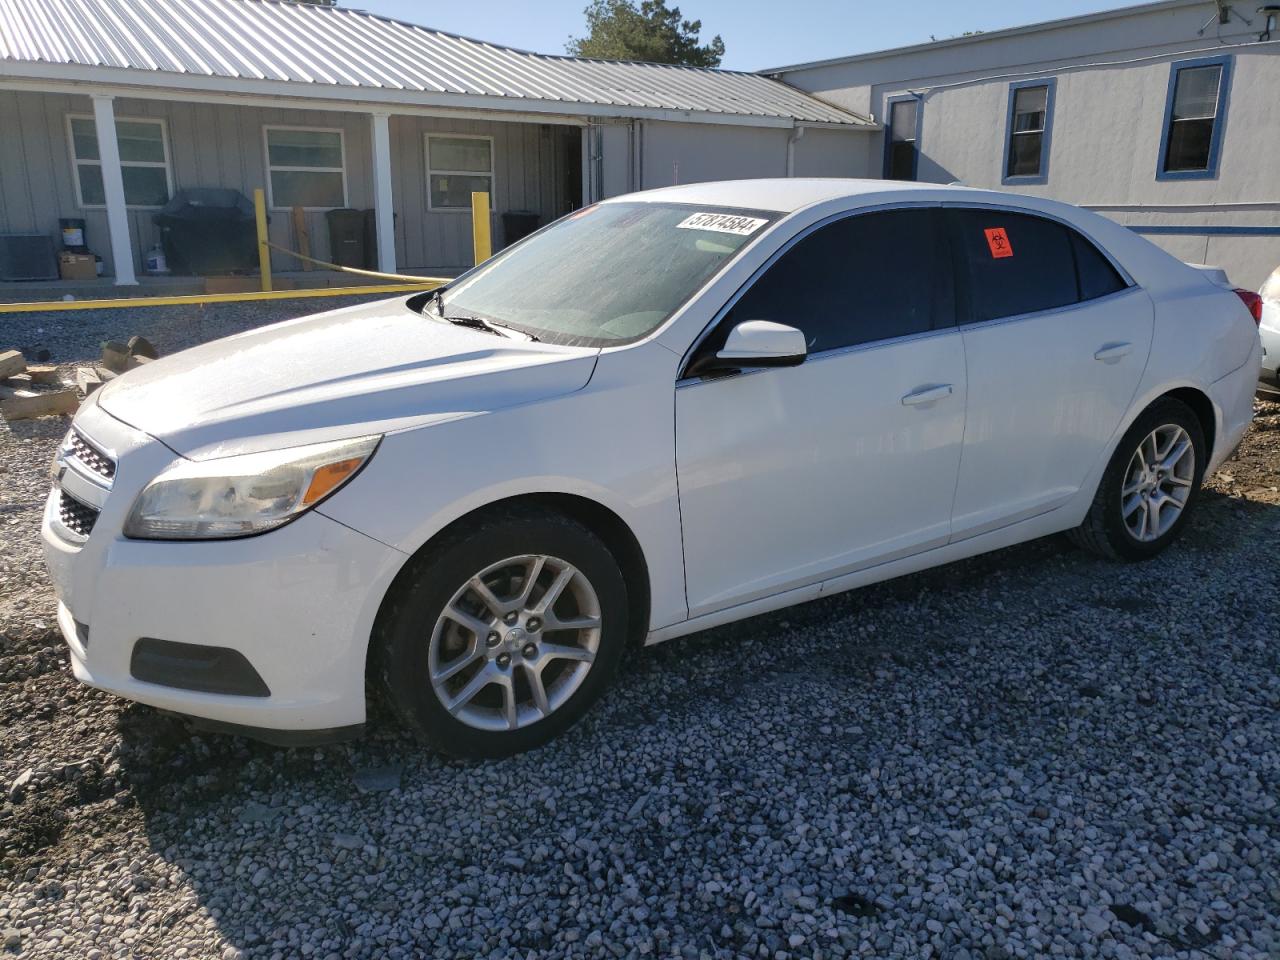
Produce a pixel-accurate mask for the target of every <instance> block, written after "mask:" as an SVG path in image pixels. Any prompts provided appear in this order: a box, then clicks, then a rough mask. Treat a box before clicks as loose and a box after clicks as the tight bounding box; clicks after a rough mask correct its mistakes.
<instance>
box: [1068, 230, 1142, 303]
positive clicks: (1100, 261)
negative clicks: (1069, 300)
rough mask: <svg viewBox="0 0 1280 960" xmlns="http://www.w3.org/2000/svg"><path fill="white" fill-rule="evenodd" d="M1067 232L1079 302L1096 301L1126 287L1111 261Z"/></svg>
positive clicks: (1087, 242)
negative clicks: (1077, 283) (1078, 283)
mask: <svg viewBox="0 0 1280 960" xmlns="http://www.w3.org/2000/svg"><path fill="white" fill-rule="evenodd" d="M1067 232H1068V233H1070V234H1071V245H1072V250H1073V251H1074V252H1075V255H1076V275H1077V277H1078V278H1079V281H1080V299H1081V300H1096V299H1097V298H1098V297H1105V296H1107V294H1110V293H1115V292H1116V291H1118V290H1123V289H1124V288H1125V287H1126V286H1127V284H1126V283H1125V282H1124V278H1123V277H1122V276H1120V274H1119V273H1117V272H1116V268H1115V267H1113V266H1112V265H1111V261H1110V260H1108V259H1107V258H1106V257H1104V256H1103V255H1102V253H1101V251H1099V250H1098V248H1097V247H1095V246H1094V245H1093V244H1092V243H1090V242H1089V241H1088V240H1086V239H1085V238H1084V237H1082V236H1081V235H1080V234H1078V233H1076V232H1075V231H1074V230H1070V229H1068V230H1067Z"/></svg>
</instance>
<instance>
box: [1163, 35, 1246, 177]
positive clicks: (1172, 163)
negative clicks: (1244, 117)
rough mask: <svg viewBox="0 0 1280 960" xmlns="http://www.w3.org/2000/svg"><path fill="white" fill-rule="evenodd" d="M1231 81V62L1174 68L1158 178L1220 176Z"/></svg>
mask: <svg viewBox="0 0 1280 960" xmlns="http://www.w3.org/2000/svg"><path fill="white" fill-rule="evenodd" d="M1230 82H1231V60H1230V58H1228V57H1214V58H1209V59H1205V60H1187V61H1184V62H1182V63H1174V64H1172V65H1171V66H1170V70H1169V93H1168V103H1167V105H1166V107H1165V119H1164V133H1163V136H1162V139H1161V144H1160V165H1159V168H1158V173H1157V175H1158V176H1159V177H1160V178H1162V179H1195V178H1208V177H1214V176H1216V175H1217V172H1218V154H1219V151H1220V149H1221V145H1222V131H1223V128H1224V126H1225V125H1226V120H1227V94H1228V91H1229V90H1230Z"/></svg>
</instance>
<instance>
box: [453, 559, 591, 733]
mask: <svg viewBox="0 0 1280 960" xmlns="http://www.w3.org/2000/svg"><path fill="white" fill-rule="evenodd" d="M599 646H600V601H599V598H598V597H597V596H596V591H595V588H594V587H592V585H591V582H590V581H589V580H588V579H587V577H586V576H585V575H584V574H583V573H582V571H580V570H579V569H578V568H577V567H575V566H573V565H572V564H570V563H568V562H567V561H565V560H561V559H558V558H556V557H551V556H547V555H544V554H530V555H525V556H519V557H511V558H509V559H507V560H500V561H499V562H497V563H494V564H492V565H490V566H488V567H486V568H485V569H483V570H481V571H480V572H479V573H477V574H475V575H474V576H473V577H471V578H470V579H468V580H467V582H466V583H464V584H463V585H462V586H461V587H459V588H458V590H457V591H456V592H455V593H454V594H453V597H452V598H451V599H450V600H449V602H448V603H447V604H446V605H445V608H444V611H443V612H442V613H441V614H440V617H439V619H438V620H437V621H436V624H435V627H434V629H433V630H432V633H431V643H430V649H429V651H428V670H429V672H430V675H431V685H432V688H433V689H434V691H435V693H436V696H437V697H439V699H440V702H441V704H443V705H444V708H445V709H446V710H447V711H448V712H449V713H450V714H451V715H452V716H453V717H455V718H456V719H458V720H459V721H461V722H462V723H465V724H467V725H468V726H470V727H475V728H477V729H480V730H496V731H501V730H517V729H519V728H521V727H526V726H528V725H530V724H532V723H536V722H537V721H539V720H541V719H543V718H544V717H547V716H549V715H550V714H552V713H553V712H555V710H557V709H558V708H559V707H561V706H562V705H563V704H564V703H565V701H567V700H568V699H569V698H570V697H571V696H572V695H573V693H574V691H576V690H577V689H578V688H579V687H580V686H581V685H582V682H583V681H584V680H585V679H586V677H587V674H588V673H589V672H590V670H591V665H592V663H593V662H594V660H595V657H596V653H597V651H598V650H599Z"/></svg>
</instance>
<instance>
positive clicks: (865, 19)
mask: <svg viewBox="0 0 1280 960" xmlns="http://www.w3.org/2000/svg"><path fill="white" fill-rule="evenodd" d="M338 4H339V6H342V7H351V8H355V9H362V10H368V11H369V12H371V13H380V14H383V15H385V16H389V17H396V18H398V19H401V20H408V21H411V22H413V23H420V24H422V25H423V26H428V27H434V28H436V29H438V30H448V31H450V32H452V33H460V34H463V35H464V36H468V37H475V38H477V39H480V40H488V41H489V42H491V43H500V44H504V45H506V46H512V47H520V48H521V49H525V50H535V51H537V52H539V53H564V47H565V43H566V41H567V40H568V38H569V37H570V36H572V35H578V34H581V33H583V32H584V24H585V18H584V17H583V15H582V11H583V8H584V7H586V5H587V0H448V2H445V0H338ZM668 4H669V5H674V6H679V8H680V12H681V13H682V14H683V16H684V17H685V18H686V19H701V20H702V38H703V40H704V41H705V40H708V39H710V38H711V37H713V36H715V35H716V34H717V33H718V34H720V36H721V37H722V38H723V39H724V43H725V58H724V63H723V64H722V66H724V67H727V68H730V69H733V70H760V69H763V68H765V67H776V66H783V65H785V64H790V63H803V62H806V61H810V60H823V59H826V58H828V57H839V56H845V55H848V54H853V53H865V52H866V51H869V50H882V49H885V48H887V47H900V46H906V45H907V44H912V43H925V42H927V41H928V40H929V39H930V36H933V37H935V38H937V39H939V40H942V39H945V38H947V37H954V36H959V35H960V34H962V33H964V32H965V31H966V30H998V29H1000V28H1002V27H1013V26H1019V25H1021V24H1026V23H1038V22H1040V21H1044V20H1057V19H1060V18H1062V17H1071V16H1077V15H1079V14H1083V13H1093V12H1096V11H1098V10H1108V9H1113V8H1116V7H1122V6H1129V5H1132V4H1131V3H1128V2H1126V0H908V2H904V0H678V2H676V3H672V0H668Z"/></svg>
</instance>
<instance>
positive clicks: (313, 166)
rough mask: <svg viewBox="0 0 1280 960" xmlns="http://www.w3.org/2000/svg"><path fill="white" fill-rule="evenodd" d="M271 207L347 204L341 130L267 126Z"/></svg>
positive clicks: (323, 208) (268, 181) (328, 207)
mask: <svg viewBox="0 0 1280 960" xmlns="http://www.w3.org/2000/svg"><path fill="white" fill-rule="evenodd" d="M265 135H266V138H267V171H268V177H267V187H268V190H269V191H270V201H271V206H273V207H277V208H283V209H287V208H289V207H310V208H312V209H319V210H331V209H333V208H334V207H345V206H346V205H347V174H346V163H345V153H344V149H343V142H342V131H341V130H322V129H312V128H302V127H266V128H265Z"/></svg>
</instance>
